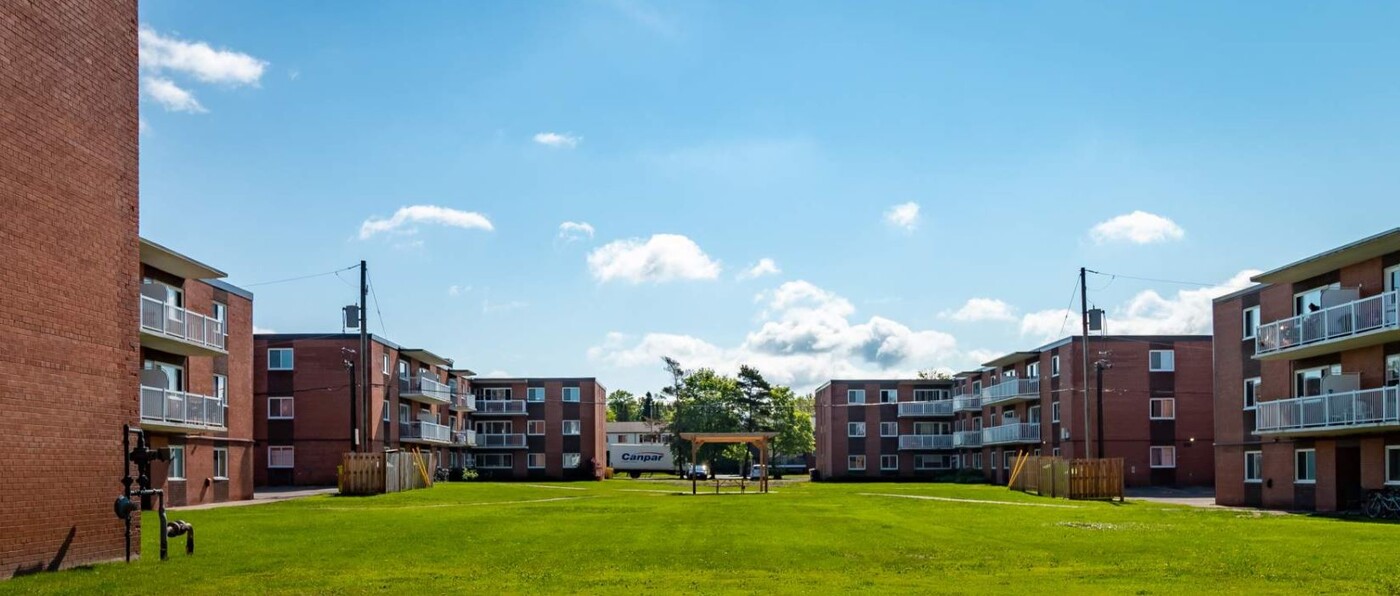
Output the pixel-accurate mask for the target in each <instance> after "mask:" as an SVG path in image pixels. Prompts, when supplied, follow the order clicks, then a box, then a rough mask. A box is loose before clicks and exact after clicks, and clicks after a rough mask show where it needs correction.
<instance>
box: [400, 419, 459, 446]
mask: <svg viewBox="0 0 1400 596" xmlns="http://www.w3.org/2000/svg"><path fill="white" fill-rule="evenodd" d="M399 439H400V440H405V441H413V440H417V441H433V442H437V443H451V442H452V431H451V429H449V428H447V427H446V426H444V425H442V424H437V423H433V422H423V421H419V422H408V423H404V424H401V425H400V426H399Z"/></svg>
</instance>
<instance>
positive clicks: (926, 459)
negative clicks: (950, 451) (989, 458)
mask: <svg viewBox="0 0 1400 596" xmlns="http://www.w3.org/2000/svg"><path fill="white" fill-rule="evenodd" d="M980 455H981V454H980V453H979V454H976V455H974V458H976V457H978V456H980ZM953 461H954V460H953V457H951V456H947V455H915V456H914V469H915V470H948V469H951V468H953V467H955V466H954V464H953ZM978 466H979V467H980V464H978Z"/></svg>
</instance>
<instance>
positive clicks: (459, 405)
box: [452, 393, 476, 412]
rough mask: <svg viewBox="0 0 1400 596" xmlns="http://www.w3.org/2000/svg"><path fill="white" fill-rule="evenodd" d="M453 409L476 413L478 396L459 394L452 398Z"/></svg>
mask: <svg viewBox="0 0 1400 596" xmlns="http://www.w3.org/2000/svg"><path fill="white" fill-rule="evenodd" d="M452 409H454V410H462V411H466V412H475V411H476V396H475V395H472V394H470V393H458V394H457V395H454V396H452Z"/></svg>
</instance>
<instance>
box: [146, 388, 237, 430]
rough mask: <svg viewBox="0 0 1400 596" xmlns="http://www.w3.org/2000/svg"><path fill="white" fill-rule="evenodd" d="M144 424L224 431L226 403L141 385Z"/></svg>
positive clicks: (211, 398)
mask: <svg viewBox="0 0 1400 596" xmlns="http://www.w3.org/2000/svg"><path fill="white" fill-rule="evenodd" d="M141 420H143V421H147V422H157V423H162V424H176V425H180V426H189V427H195V428H205V429H210V430H224V429H225V426H224V400H222V399H219V398H217V397H210V396H208V395H200V394H198V393H188V392H185V391H174V390H171V389H163V388H160V387H148V386H145V385H142V386H141Z"/></svg>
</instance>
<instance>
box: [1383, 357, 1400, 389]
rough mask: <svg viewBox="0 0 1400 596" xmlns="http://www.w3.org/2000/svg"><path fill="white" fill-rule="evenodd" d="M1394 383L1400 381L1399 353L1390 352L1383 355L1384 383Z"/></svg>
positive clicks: (1388, 384)
mask: <svg viewBox="0 0 1400 596" xmlns="http://www.w3.org/2000/svg"><path fill="white" fill-rule="evenodd" d="M1396 383H1400V354H1391V355H1389V356H1386V357H1385V384H1386V385H1387V386H1390V385H1394V384H1396Z"/></svg>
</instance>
